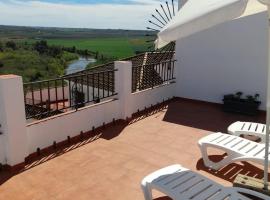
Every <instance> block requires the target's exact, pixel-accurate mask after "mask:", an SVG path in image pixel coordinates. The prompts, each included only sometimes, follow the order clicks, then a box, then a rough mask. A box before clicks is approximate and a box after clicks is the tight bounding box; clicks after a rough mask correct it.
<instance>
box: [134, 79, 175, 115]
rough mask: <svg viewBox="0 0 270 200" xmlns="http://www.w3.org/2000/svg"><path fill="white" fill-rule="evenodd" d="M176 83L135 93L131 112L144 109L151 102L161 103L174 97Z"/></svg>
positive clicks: (153, 103)
mask: <svg viewBox="0 0 270 200" xmlns="http://www.w3.org/2000/svg"><path fill="white" fill-rule="evenodd" d="M175 87H176V83H172V84H168V85H164V86H159V87H156V88H154V89H148V90H144V91H140V92H136V93H133V94H132V95H131V99H132V104H131V105H132V109H131V112H132V113H135V112H137V110H138V109H139V110H143V109H144V108H145V107H148V108H149V107H150V106H151V104H152V105H155V104H158V103H161V102H163V100H164V101H166V100H168V99H171V98H173V97H174V96H175V95H174V91H175Z"/></svg>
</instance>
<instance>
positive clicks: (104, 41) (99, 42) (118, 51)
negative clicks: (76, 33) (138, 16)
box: [47, 37, 148, 59]
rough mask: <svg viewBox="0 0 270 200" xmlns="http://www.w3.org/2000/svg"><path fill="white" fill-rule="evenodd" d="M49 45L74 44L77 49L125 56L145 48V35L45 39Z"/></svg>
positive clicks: (120, 56)
mask: <svg viewBox="0 0 270 200" xmlns="http://www.w3.org/2000/svg"><path fill="white" fill-rule="evenodd" d="M47 41H48V44H49V45H59V46H65V47H73V46H75V47H76V48H77V49H88V50H90V51H93V52H96V51H98V52H99V53H100V54H103V55H104V56H108V57H115V58H118V59H120V58H125V57H129V56H132V55H134V54H135V53H136V51H139V52H142V51H146V50H147V47H148V45H147V43H146V38H145V37H137V38H125V37H119V38H89V39H47Z"/></svg>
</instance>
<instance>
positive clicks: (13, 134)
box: [0, 75, 28, 166]
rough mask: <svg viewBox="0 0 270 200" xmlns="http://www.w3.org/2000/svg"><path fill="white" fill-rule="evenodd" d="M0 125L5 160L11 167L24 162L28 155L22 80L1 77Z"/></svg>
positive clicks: (12, 76)
mask: <svg viewBox="0 0 270 200" xmlns="http://www.w3.org/2000/svg"><path fill="white" fill-rule="evenodd" d="M0 124H1V128H0V130H1V132H2V134H3V135H2V136H3V140H4V141H3V143H4V144H5V148H4V149H5V160H6V163H3V164H8V165H10V166H14V165H16V164H19V163H22V162H24V159H25V157H26V156H27V155H28V150H27V131H26V118H25V107H24V93H23V83H22V78H21V77H20V76H16V75H3V76H0Z"/></svg>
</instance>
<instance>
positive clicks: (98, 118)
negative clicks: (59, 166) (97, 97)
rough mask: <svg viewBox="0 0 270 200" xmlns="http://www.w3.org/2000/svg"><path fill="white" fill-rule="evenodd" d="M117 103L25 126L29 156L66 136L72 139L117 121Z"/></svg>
mask: <svg viewBox="0 0 270 200" xmlns="http://www.w3.org/2000/svg"><path fill="white" fill-rule="evenodd" d="M118 110H119V101H118V100H112V101H108V102H104V103H101V104H96V105H92V106H89V107H85V108H82V109H79V110H78V111H74V112H70V113H65V114H62V115H60V116H55V117H52V118H49V119H45V120H42V121H39V122H36V123H33V124H29V125H28V126H27V134H28V145H29V154H30V153H33V152H35V151H36V150H37V148H41V149H42V148H45V147H48V146H51V145H52V144H53V142H54V141H56V142H61V141H64V140H66V139H67V136H70V137H74V136H76V135H78V134H79V133H80V132H81V131H84V132H85V131H89V130H91V129H92V127H93V126H95V127H99V126H101V125H102V124H103V123H104V122H105V123H109V122H112V119H113V118H115V119H116V120H117V119H119V112H118Z"/></svg>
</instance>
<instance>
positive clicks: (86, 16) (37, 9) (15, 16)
mask: <svg viewBox="0 0 270 200" xmlns="http://www.w3.org/2000/svg"><path fill="white" fill-rule="evenodd" d="M131 1H132V2H133V3H135V4H131V5H124V4H92V5H91V4H84V5H82V4H64V3H47V2H41V1H24V2H23V1H18V0H9V1H1V0H0V10H1V17H0V24H3V25H21V26H50V27H51V26H53V27H80V28H114V29H116V28H121V29H145V27H146V26H147V25H148V23H147V20H148V19H150V17H151V13H153V12H154V10H155V8H156V7H158V5H159V3H160V1H159V0H131Z"/></svg>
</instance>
